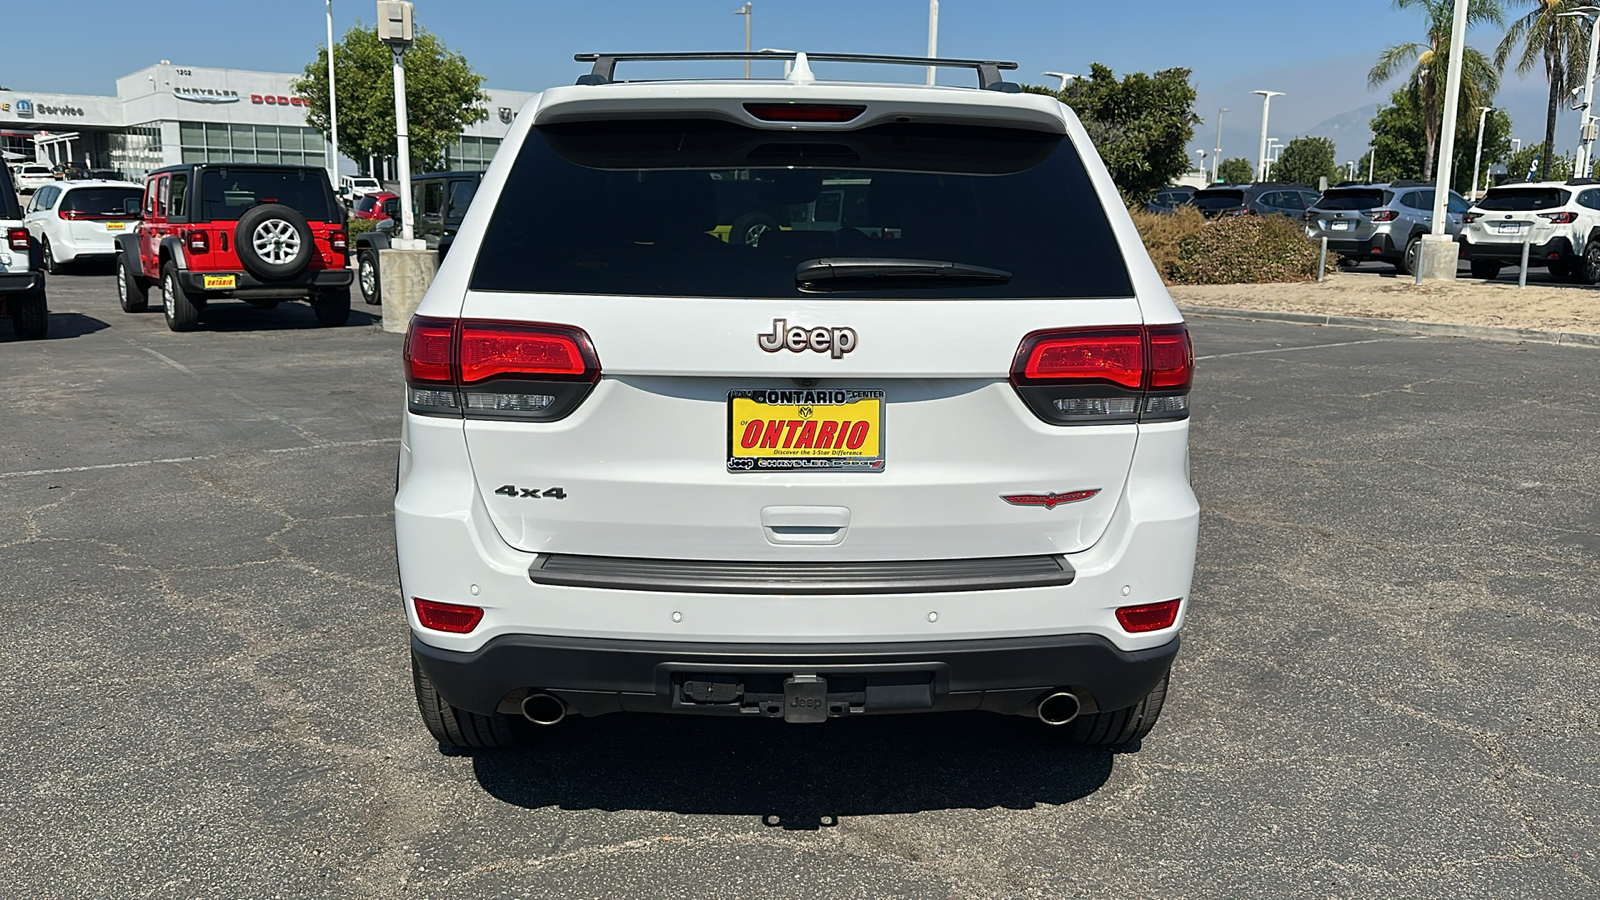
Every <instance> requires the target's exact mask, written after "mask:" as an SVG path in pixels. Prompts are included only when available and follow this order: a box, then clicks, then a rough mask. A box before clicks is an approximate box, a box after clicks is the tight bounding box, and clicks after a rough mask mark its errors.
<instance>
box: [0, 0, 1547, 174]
mask: <svg viewBox="0 0 1600 900" xmlns="http://www.w3.org/2000/svg"><path fill="white" fill-rule="evenodd" d="M742 2H743V0H738V2H735V0H655V2H642V0H607V2H603V3H602V2H592V0H591V2H572V0H566V2H543V0H539V2H533V0H417V4H416V6H417V20H418V21H419V22H420V23H421V24H423V25H425V26H426V27H428V28H429V29H431V30H433V31H434V32H436V33H437V34H439V35H440V36H441V37H442V38H443V39H444V40H445V42H446V43H447V44H449V45H450V46H452V47H454V48H455V49H457V50H460V51H461V52H462V53H464V54H466V56H467V59H468V60H469V61H470V62H471V63H472V64H473V65H474V66H475V67H476V68H477V69H478V71H480V72H482V73H483V74H484V75H486V76H487V77H488V83H489V85H490V86H491V87H501V88H511V89H517V90H539V89H541V88H544V87H549V86H552V85H557V84H570V83H572V80H573V79H574V78H575V77H576V76H577V75H578V74H579V73H580V72H581V71H584V67H582V66H579V65H578V64H576V63H574V62H573V61H572V54H573V53H575V52H581V51H590V50H689V49H704V50H723V49H726V50H735V49H740V48H741V47H742V46H743V42H744V23H743V19H742V18H740V17H739V16H736V15H734V11H735V10H736V9H738V8H739V7H740V6H741V5H742ZM753 2H754V9H755V16H754V21H753V28H754V45H755V47H757V48H761V47H781V48H786V49H801V50H835V51H845V52H877V53H895V54H908V55H920V54H922V53H923V52H925V51H926V49H927V46H926V42H927V14H928V13H927V11H928V6H927V2H926V0H807V2H796V0H753ZM14 3H20V0H7V2H6V3H5V6H8V7H9V6H12V5H13V4H14ZM1528 5H1529V0H1520V2H1518V3H1517V6H1518V7H1519V8H1526V7H1527V6H1528ZM375 8H376V7H375V4H374V3H373V2H372V0H360V2H351V0H334V23H335V28H336V30H337V31H339V32H342V31H343V30H344V29H346V28H348V27H349V26H350V25H352V24H354V22H355V20H356V19H357V17H360V18H361V19H362V20H363V21H365V22H368V23H370V22H372V21H373V19H374V16H375ZM74 10H75V11H74V13H73V14H72V16H71V17H70V18H71V20H72V22H71V26H70V30H71V33H72V39H71V40H70V41H68V42H67V44H66V46H68V47H70V50H69V51H67V52H65V53H60V52H57V53H52V52H51V48H54V47H58V46H61V45H60V44H58V43H57V42H55V41H46V40H37V41H36V40H11V41H8V42H7V48H6V52H5V54H4V55H3V56H0V84H4V85H6V86H8V87H11V88H13V89H17V90H34V91H59V92H66V93H91V94H109V93H111V92H112V91H113V89H114V84H113V82H114V80H115V78H116V77H117V76H119V75H124V74H127V73H129V72H132V71H134V70H136V69H139V68H142V67H144V66H146V65H149V64H151V63H154V62H157V61H158V60H161V59H170V60H172V61H173V62H174V63H175V64H178V65H194V66H219V67H232V68H245V69H265V70H271V71H298V70H299V69H300V68H301V67H303V66H304V65H305V63H306V61H307V60H308V59H309V58H310V57H311V55H312V54H313V53H315V49H314V48H315V45H317V44H319V43H320V42H322V41H323V40H324V27H325V26H324V17H323V11H324V5H323V3H322V2H320V0H277V2H272V3H259V2H257V3H246V2H240V0H222V2H211V3H205V4H201V3H196V2H193V0H139V2H138V3H134V4H129V3H127V2H125V0H116V2H112V0H85V2H81V3H78V4H74ZM13 12H14V10H13ZM6 18H8V19H12V20H14V17H11V16H7V17H6ZM1421 37H1422V22H1421V19H1420V17H1419V16H1418V15H1417V14H1415V13H1412V12H1404V11H1398V10H1394V9H1392V8H1391V5H1390V3H1389V2H1388V0H1343V2H1341V3H1339V4H1336V5H1334V6H1329V5H1325V4H1314V3H1308V2H1305V0H1230V2H1225V3H1176V2H1166V0H1144V2H1141V3H1090V2H1084V0H1011V2H1007V3H997V2H993V0H986V2H979V0H942V3H941V4H940V33H939V50H940V53H941V55H946V56H969V57H990V58H1000V59H1014V60H1017V61H1018V62H1020V63H1021V69H1020V72H1019V73H1018V77H1020V78H1022V79H1024V80H1032V81H1034V82H1041V83H1044V82H1052V81H1053V80H1054V79H1046V78H1043V77H1042V76H1040V75H1039V74H1038V73H1040V72H1041V71H1043V70H1055V71H1065V72H1084V71H1087V69H1088V65H1089V63H1090V62H1101V63H1105V64H1106V65H1109V66H1111V67H1112V68H1113V69H1115V70H1117V71H1118V72H1125V71H1138V70H1145V71H1151V70H1155V69H1161V68H1168V67H1172V66H1184V67H1188V68H1191V69H1193V70H1194V76H1193V81H1194V84H1195V86H1196V88H1197V89H1198V90H1199V94H1200V97H1199V102H1198V104H1197V108H1198V111H1199V113H1200V115H1201V116H1202V118H1204V119H1205V120H1206V121H1205V124H1204V125H1201V126H1200V127H1199V128H1198V129H1197V132H1196V140H1195V143H1194V144H1193V146H1194V147H1196V148H1200V147H1204V148H1206V149H1208V150H1209V149H1210V147H1211V146H1212V144H1213V143H1214V142H1215V140H1216V137H1215V136H1216V124H1215V120H1216V110H1217V107H1219V106H1226V107H1228V108H1229V109H1230V112H1229V113H1228V114H1227V115H1225V116H1224V117H1223V155H1224V156H1245V157H1248V158H1250V159H1252V160H1253V159H1254V157H1255V153H1256V147H1257V142H1258V138H1259V132H1260V121H1261V120H1260V110H1261V102H1260V98H1258V97H1254V96H1252V95H1251V94H1250V91H1252V90H1255V89H1257V88H1269V89H1272V90H1279V91H1285V92H1286V93H1287V96H1284V97H1280V98H1277V99H1275V100H1274V101H1273V106H1272V128H1271V134H1272V135H1273V136H1275V137H1279V138H1281V139H1284V140H1287V139H1289V138H1290V137H1293V136H1294V135H1296V134H1301V133H1305V132H1306V131H1309V130H1311V129H1312V128H1314V127H1315V126H1316V125H1318V124H1319V123H1321V122H1323V121H1324V120H1326V119H1329V118H1331V117H1333V116H1336V115H1339V114H1342V113H1347V112H1350V111H1352V110H1356V109H1360V108H1362V107H1365V106H1368V105H1370V104H1372V103H1375V102H1378V101H1380V100H1382V99H1384V98H1385V97H1387V94H1388V91H1387V90H1384V91H1380V92H1371V91H1368V90H1367V86H1366V73H1367V69H1368V68H1369V67H1370V66H1371V65H1372V60H1373V58H1374V57H1376V55H1377V54H1378V52H1379V51H1380V50H1381V49H1382V48H1383V47H1384V46H1386V45H1389V44H1393V43H1397V42H1400V41H1407V40H1419V39H1421ZM1498 37H1499V35H1498V34H1497V33H1495V32H1494V31H1493V30H1491V29H1484V30H1480V31H1479V32H1476V33H1474V34H1473V35H1472V36H1471V41H1472V43H1473V44H1474V45H1476V46H1479V47H1481V48H1483V49H1485V50H1486V51H1488V50H1492V48H1493V46H1494V43H1495V41H1497V40H1498ZM730 71H731V70H730ZM822 74H823V75H824V77H826V72H825V71H823V73H822ZM907 77H912V78H914V77H916V75H915V73H914V72H913V73H907ZM945 77H947V78H950V79H952V83H958V82H964V80H965V79H969V78H970V77H971V76H970V75H967V74H966V73H952V74H950V75H947V76H945ZM1545 93H1546V89H1545V85H1544V83H1543V78H1542V74H1541V73H1534V74H1532V75H1531V76H1530V77H1529V78H1527V79H1519V78H1518V77H1517V76H1516V75H1515V74H1512V75H1511V76H1510V77H1509V78H1507V80H1506V84H1505V86H1504V88H1503V89H1502V92H1501V96H1500V102H1501V104H1502V105H1503V106H1504V107H1505V108H1507V109H1508V110H1509V111H1510V112H1511V115H1512V120H1513V124H1514V134H1515V135H1516V136H1517V137H1520V138H1523V139H1524V140H1539V139H1541V138H1542V136H1543V131H1544V124H1543V123H1544V102H1545ZM1576 119H1577V114H1576V113H1570V112H1564V113H1563V116H1562V125H1563V127H1562V129H1561V130H1560V132H1559V137H1560V140H1561V142H1562V144H1563V146H1564V145H1565V144H1566V143H1572V142H1574V141H1575V140H1576V131H1577V126H1576ZM1363 149H1364V148H1362V147H1358V146H1350V147H1344V146H1341V147H1340V153H1341V157H1342V158H1344V157H1348V158H1353V157H1354V156H1356V155H1357V154H1359V153H1360V152H1362V150H1363Z"/></svg>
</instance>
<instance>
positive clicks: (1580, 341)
mask: <svg viewBox="0 0 1600 900" xmlns="http://www.w3.org/2000/svg"><path fill="white" fill-rule="evenodd" d="M1178 310H1179V311H1180V312H1182V313H1183V314H1184V315H1185V316H1199V317H1201V318H1213V319H1252V320H1255V321H1261V322H1290V323H1293V324H1296V325H1331V326H1334V327H1339V328H1367V329H1371V330H1373V331H1393V332H1400V333H1403V334H1431V335H1438V336H1440V337H1463V338H1476V339H1478V340H1484V341H1518V342H1527V343H1531V344H1559V345H1562V346H1569V347H1600V334H1585V333H1583V332H1581V331H1540V330H1539V329H1536V328H1499V327H1495V326H1491V325H1448V324H1445V323H1441V322H1413V321H1410V320H1407V319H1374V318H1367V317H1364V316H1328V315H1320V314H1315V313H1295V312H1268V311H1266V310H1256V309H1232V308H1229V307H1223V306H1188V305H1185V304H1180V305H1179V306H1178Z"/></svg>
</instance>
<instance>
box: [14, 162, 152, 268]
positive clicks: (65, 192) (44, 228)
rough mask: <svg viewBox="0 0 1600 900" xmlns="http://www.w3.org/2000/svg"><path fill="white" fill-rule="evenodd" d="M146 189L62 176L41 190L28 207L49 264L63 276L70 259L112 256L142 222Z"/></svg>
mask: <svg viewBox="0 0 1600 900" xmlns="http://www.w3.org/2000/svg"><path fill="white" fill-rule="evenodd" d="M143 195H144V188H143V187H141V186H140V185H137V184H134V183H132V182H116V181H57V182H54V183H52V184H47V185H45V186H44V187H42V188H40V189H39V190H37V191H35V192H34V194H33V196H32V197H31V198H30V199H29V200H28V208H27V209H26V210H25V211H24V212H23V221H24V222H25V223H26V224H27V226H28V231H29V232H30V233H31V234H32V235H33V238H34V240H36V241H38V242H39V253H40V256H41V258H42V259H43V262H44V269H45V271H46V272H49V273H50V274H51V275H58V274H60V273H61V271H62V268H63V267H64V266H66V265H68V264H70V263H73V262H78V261H85V260H92V259H112V258H114V257H115V256H116V255H117V242H116V240H117V235H119V234H125V233H127V231H128V229H130V228H131V227H133V226H134V225H137V224H138V221H139V201H140V198H141V197H142V196H143Z"/></svg>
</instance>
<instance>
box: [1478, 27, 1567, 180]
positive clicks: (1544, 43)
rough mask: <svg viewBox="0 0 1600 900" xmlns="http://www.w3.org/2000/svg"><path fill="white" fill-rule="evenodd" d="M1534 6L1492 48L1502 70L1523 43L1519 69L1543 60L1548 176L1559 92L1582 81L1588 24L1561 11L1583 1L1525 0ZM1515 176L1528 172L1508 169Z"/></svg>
mask: <svg viewBox="0 0 1600 900" xmlns="http://www.w3.org/2000/svg"><path fill="white" fill-rule="evenodd" d="M1525 2H1528V3H1529V4H1530V5H1531V6H1532V7H1533V8H1532V9H1531V10H1529V11H1528V13H1527V14H1526V15H1523V16H1521V17H1519V18H1517V19H1515V20H1513V21H1512V23H1511V26H1510V27H1509V28H1507V29H1506V36H1505V37H1504V38H1503V39H1502V40H1501V41H1500V46H1498V47H1496V48H1495V51H1494V64H1495V65H1496V66H1499V67H1500V70H1501V71H1505V67H1506V62H1507V61H1508V60H1510V59H1511V55H1512V54H1513V53H1515V52H1516V49H1517V45H1518V44H1519V43H1520V44H1521V45H1522V53H1521V54H1519V55H1518V56H1517V73H1518V74H1519V75H1526V74H1528V73H1529V72H1531V71H1533V68H1534V66H1536V65H1538V64H1539V63H1540V62H1543V63H1544V78H1545V82H1546V83H1548V84H1549V85H1550V100H1549V103H1548V104H1547V105H1546V107H1545V114H1544V150H1543V152H1541V153H1540V154H1539V178H1540V179H1541V180H1545V179H1549V178H1550V177H1552V173H1551V171H1550V166H1551V164H1552V163H1553V161H1554V160H1555V153H1556V113H1558V112H1560V110H1561V98H1562V97H1564V96H1566V93H1567V91H1570V90H1572V89H1573V88H1574V87H1577V86H1578V84H1579V83H1580V82H1581V81H1582V79H1583V75H1582V73H1583V72H1584V70H1585V69H1586V68H1587V67H1588V58H1587V53H1588V44H1589V41H1588V37H1589V35H1588V29H1586V28H1584V27H1583V20H1582V19H1581V18H1579V17H1577V16H1568V15H1563V14H1564V13H1569V12H1572V11H1573V10H1574V9H1576V8H1577V7H1579V6H1581V5H1583V4H1580V3H1576V2H1573V0H1525ZM1512 171H1513V173H1514V174H1515V175H1516V177H1517V178H1518V179H1521V178H1522V176H1524V175H1526V174H1528V170H1527V169H1523V170H1522V171H1521V172H1516V170H1515V169H1513V170H1512Z"/></svg>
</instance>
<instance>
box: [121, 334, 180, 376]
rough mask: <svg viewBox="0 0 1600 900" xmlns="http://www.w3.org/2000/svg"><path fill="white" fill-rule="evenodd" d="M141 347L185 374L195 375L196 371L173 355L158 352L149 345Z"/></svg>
mask: <svg viewBox="0 0 1600 900" xmlns="http://www.w3.org/2000/svg"><path fill="white" fill-rule="evenodd" d="M129 343H132V341H129ZM135 346H137V345H135ZM139 349H140V350H143V351H144V352H146V353H148V354H150V355H151V356H154V357H155V358H156V359H159V360H161V361H162V362H164V363H166V364H167V365H169V366H171V367H173V368H174V369H177V370H178V371H179V372H182V373H183V374H185V375H193V374H194V372H192V371H190V369H189V367H188V366H186V365H184V364H183V363H181V362H178V361H177V360H175V359H173V358H172V357H170V356H168V355H166V354H165V353H158V352H156V351H155V350H151V349H150V348H149V347H139Z"/></svg>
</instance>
